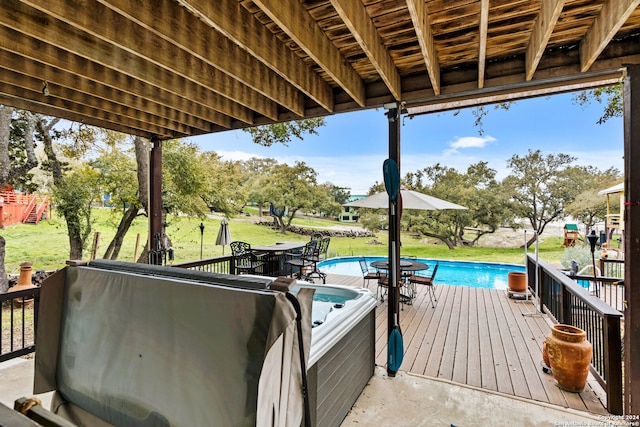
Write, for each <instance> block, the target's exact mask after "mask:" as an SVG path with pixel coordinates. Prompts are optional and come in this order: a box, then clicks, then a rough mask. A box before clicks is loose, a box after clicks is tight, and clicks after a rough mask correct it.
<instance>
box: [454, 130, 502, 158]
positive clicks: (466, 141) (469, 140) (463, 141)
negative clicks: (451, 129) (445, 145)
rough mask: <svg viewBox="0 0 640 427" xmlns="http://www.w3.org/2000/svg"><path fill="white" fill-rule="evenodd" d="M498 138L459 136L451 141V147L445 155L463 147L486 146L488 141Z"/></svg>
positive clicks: (458, 150)
mask: <svg viewBox="0 0 640 427" xmlns="http://www.w3.org/2000/svg"><path fill="white" fill-rule="evenodd" d="M495 140H496V139H495V138H493V137H491V136H488V135H487V136H484V137H480V136H463V137H457V139H456V140H455V141H453V142H451V143H449V149H448V150H445V152H444V154H445V155H450V154H455V153H459V152H460V149H461V148H484V147H485V146H486V145H487V143H489V142H493V141H495Z"/></svg>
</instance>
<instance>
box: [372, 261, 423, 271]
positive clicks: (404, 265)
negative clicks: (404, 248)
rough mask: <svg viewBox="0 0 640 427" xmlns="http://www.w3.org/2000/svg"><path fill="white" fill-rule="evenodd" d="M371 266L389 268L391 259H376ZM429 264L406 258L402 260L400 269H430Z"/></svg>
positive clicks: (382, 268)
mask: <svg viewBox="0 0 640 427" xmlns="http://www.w3.org/2000/svg"><path fill="white" fill-rule="evenodd" d="M371 267H373V268H378V269H380V270H388V269H389V261H386V260H380V261H374V262H372V263H371ZM428 269H429V265H428V264H425V263H423V262H419V261H407V260H404V259H401V260H400V270H401V271H420V270H428Z"/></svg>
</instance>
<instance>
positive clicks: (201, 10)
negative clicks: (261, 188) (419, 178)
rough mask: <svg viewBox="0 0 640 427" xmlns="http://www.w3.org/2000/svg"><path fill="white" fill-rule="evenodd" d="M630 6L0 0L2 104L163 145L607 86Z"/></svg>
mask: <svg viewBox="0 0 640 427" xmlns="http://www.w3.org/2000/svg"><path fill="white" fill-rule="evenodd" d="M639 4H640V0H308V1H304V0H302V1H301V0H48V1H46V2H43V1H42V0H2V2H0V103H1V104H5V105H11V106H15V107H18V108H22V109H27V110H31V111H35V112H39V113H43V114H47V115H52V116H58V117H63V118H67V119H70V120H74V121H80V122H85V123H88V124H92V125H96V126H100V127H104V128H109V129H114V130H118V131H122V132H125V133H129V134H135V135H141V136H145V137H157V138H159V139H168V138H176V137H183V136H189V135H198V134H204V133H210V132H219V131H223V130H227V129H236V128H242V127H247V126H253V125H259V124H266V123H272V122H277V121H284V120H291V119H298V118H303V117H314V116H323V115H328V114H334V113H339V112H345V111H355V110H360V109H366V108H378V107H381V106H382V105H383V104H385V103H388V102H394V101H399V102H402V103H404V106H405V107H408V108H409V109H410V111H413V112H414V113H415V112H418V113H419V112H426V111H437V110H443V109H450V108H459V107H461V106H468V105H477V104H483V103H490V102H496V101H501V100H507V99H516V98H520V97H525V96H535V95H541V94H545V93H553V92H559V91H567V90H575V89H580V88H587V87H593V86H597V85H602V84H610V83H612V82H615V81H617V80H618V79H619V78H620V77H621V75H622V73H621V67H623V66H624V65H625V64H629V63H638V60H639V59H640V43H639V41H640V38H639V37H640V10H639V7H638V6H639ZM45 87H46V90H45ZM45 93H46V94H45Z"/></svg>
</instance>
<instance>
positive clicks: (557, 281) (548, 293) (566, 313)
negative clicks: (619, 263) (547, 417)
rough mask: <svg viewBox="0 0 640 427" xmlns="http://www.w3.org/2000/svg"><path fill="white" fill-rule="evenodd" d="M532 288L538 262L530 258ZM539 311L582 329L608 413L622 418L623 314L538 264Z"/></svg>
mask: <svg viewBox="0 0 640 427" xmlns="http://www.w3.org/2000/svg"><path fill="white" fill-rule="evenodd" d="M527 271H528V273H529V287H530V288H531V289H536V287H535V277H536V275H535V271H536V262H535V259H534V258H533V257H532V256H531V255H529V256H528V257H527ZM537 277H538V288H537V289H538V292H539V296H540V309H541V310H542V311H545V312H546V313H548V314H549V315H550V316H551V318H552V319H553V320H554V321H555V322H557V323H563V324H568V325H572V326H576V327H578V328H580V329H583V330H584V331H585V332H586V334H587V339H588V340H589V342H591V344H592V345H593V357H592V360H591V373H592V374H593V376H594V377H595V378H596V379H597V380H598V382H599V383H600V385H601V386H602V387H603V388H604V390H605V392H606V393H607V410H608V411H609V412H610V413H612V414H622V407H623V406H622V399H623V392H622V328H621V320H622V313H621V312H620V311H618V310H616V309H614V308H613V307H610V306H609V305H608V304H606V303H605V302H603V301H602V300H601V299H600V298H599V297H597V296H595V295H591V294H590V293H589V291H588V290H586V289H585V288H583V287H582V286H580V285H579V284H578V283H576V282H575V281H573V280H572V279H571V278H569V277H568V276H566V275H565V274H563V273H562V272H560V271H558V270H557V269H556V268H555V267H553V266H552V265H551V264H548V263H546V262H543V261H539V262H538V275H537Z"/></svg>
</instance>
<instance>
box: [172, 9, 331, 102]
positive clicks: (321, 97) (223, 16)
mask: <svg viewBox="0 0 640 427" xmlns="http://www.w3.org/2000/svg"><path fill="white" fill-rule="evenodd" d="M176 1H177V2H178V3H180V4H181V5H183V6H184V7H186V8H187V9H188V10H189V11H191V13H193V14H194V15H196V16H198V17H199V18H200V19H202V20H203V21H204V22H206V23H207V24H208V25H211V26H212V27H213V28H215V29H216V30H218V31H219V32H221V33H222V34H224V35H225V36H226V37H228V38H229V39H231V40H232V41H233V42H235V43H236V44H238V45H239V46H240V47H241V48H243V49H245V50H246V51H247V52H249V53H250V54H251V55H252V56H254V57H255V58H257V59H258V60H260V61H261V62H263V63H264V64H265V65H266V66H267V67H269V68H271V69H272V70H273V71H275V72H276V73H277V74H278V75H280V76H281V77H282V78H284V79H285V80H287V81H289V82H290V83H291V84H292V85H293V86H295V87H296V88H298V89H299V90H300V91H301V92H303V93H304V94H306V95H307V96H308V97H309V98H311V99H312V100H314V101H315V102H317V103H318V104H319V105H320V106H321V107H323V108H324V109H325V110H327V111H329V112H333V103H334V100H333V90H332V88H331V86H330V85H329V84H328V83H327V82H325V81H324V80H323V79H322V78H321V77H320V76H319V75H318V74H316V73H315V72H314V71H313V70H312V69H311V68H310V67H309V66H308V65H307V64H306V63H305V62H304V61H303V60H302V59H301V58H300V57H298V56H297V55H296V54H295V53H294V52H293V51H292V50H291V49H290V48H289V47H288V46H286V45H285V44H284V43H283V42H282V41H280V39H278V37H276V35H275V34H273V33H272V32H271V31H269V30H268V29H267V28H266V27H265V26H264V25H262V24H261V23H260V22H259V21H258V20H257V19H256V18H255V17H254V16H253V15H252V14H251V13H250V12H249V11H248V10H247V9H245V8H244V7H243V6H242V5H240V3H238V1H237V0H216V1H207V2H202V1H196V0H176ZM282 7H283V8H284V6H282Z"/></svg>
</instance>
